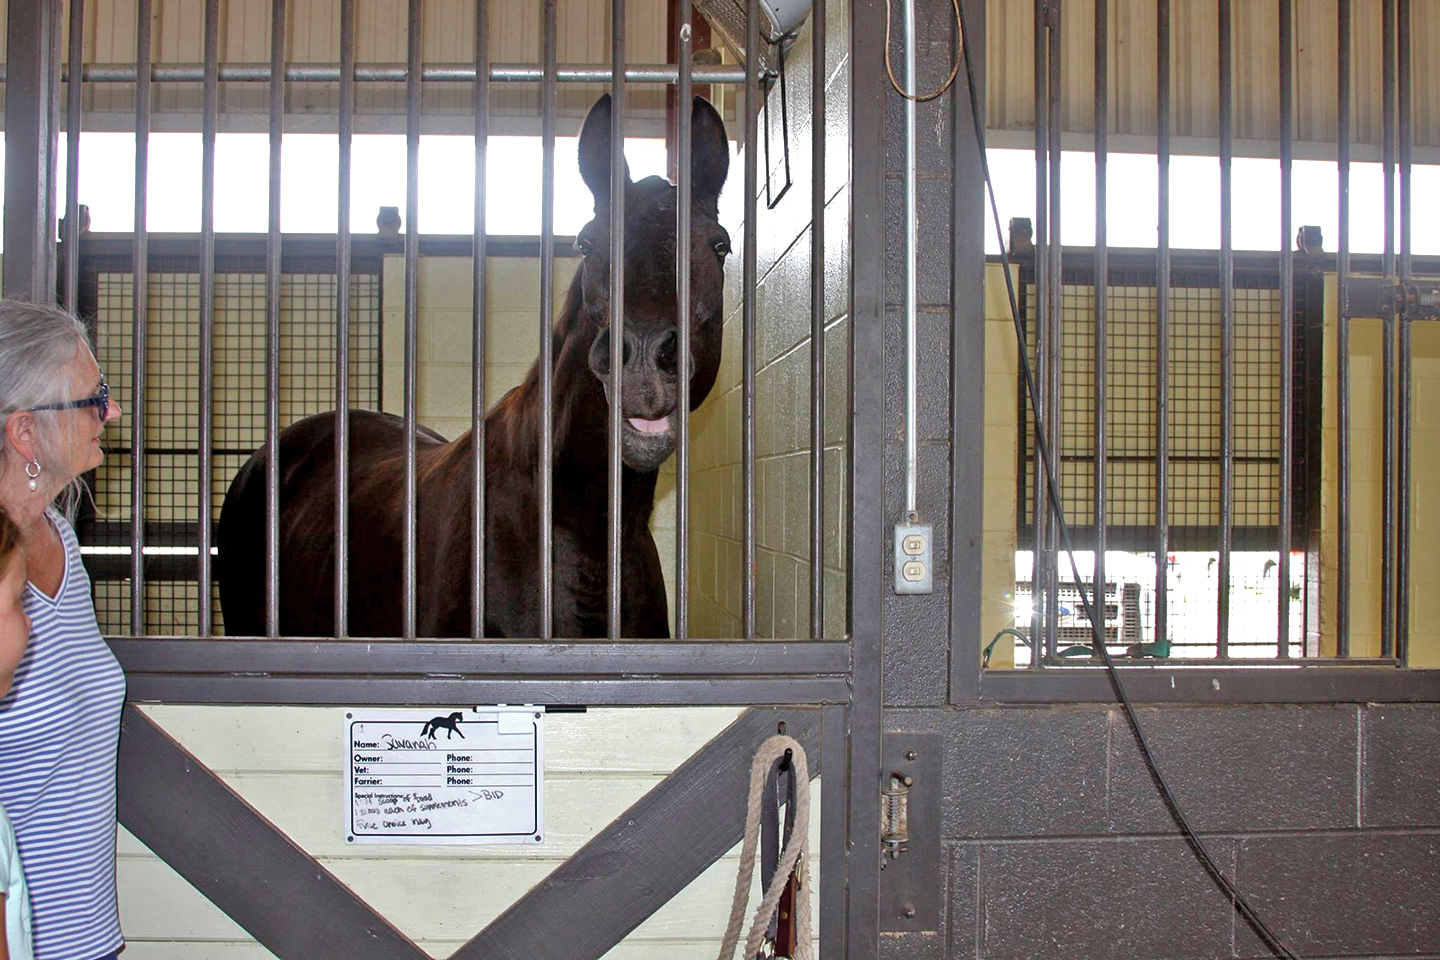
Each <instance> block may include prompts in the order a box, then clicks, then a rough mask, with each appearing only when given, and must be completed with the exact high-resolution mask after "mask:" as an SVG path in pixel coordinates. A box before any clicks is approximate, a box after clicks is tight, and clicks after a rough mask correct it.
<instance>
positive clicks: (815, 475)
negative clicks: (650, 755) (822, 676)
mask: <svg viewBox="0 0 1440 960" xmlns="http://www.w3.org/2000/svg"><path fill="white" fill-rule="evenodd" d="M825 29H826V24H825V4H824V3H817V4H816V5H815V8H814V10H813V11H811V14H810V58H811V70H810V88H811V89H810V114H811V117H810V177H811V180H810V636H811V638H812V639H815V640H818V639H820V638H821V637H822V636H824V633H825V499H824V490H825V319H826V318H825Z"/></svg>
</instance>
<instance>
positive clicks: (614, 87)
mask: <svg viewBox="0 0 1440 960" xmlns="http://www.w3.org/2000/svg"><path fill="white" fill-rule="evenodd" d="M610 58H611V64H612V69H613V70H614V73H613V74H612V79H611V82H610V464H609V466H610V517H609V519H610V526H609V538H608V542H607V548H606V552H605V556H606V559H607V563H608V566H609V571H610V576H609V587H610V592H609V596H608V600H609V614H608V616H607V618H606V620H607V623H608V626H609V629H608V636H609V637H610V639H611V640H616V639H619V637H620V634H621V632H622V629H621V623H620V527H621V520H622V518H621V510H622V506H621V498H620V494H621V487H622V485H623V484H624V462H623V461H622V460H621V456H620V431H621V430H622V429H623V424H624V422H625V421H624V409H625V402H624V400H623V399H621V390H622V388H623V386H624V383H625V183H626V170H625V70H624V66H625V0H610ZM681 176H684V174H683V173H682V174H681Z"/></svg>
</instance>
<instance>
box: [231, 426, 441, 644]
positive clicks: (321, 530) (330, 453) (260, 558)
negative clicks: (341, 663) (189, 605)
mask: <svg viewBox="0 0 1440 960" xmlns="http://www.w3.org/2000/svg"><path fill="white" fill-rule="evenodd" d="M335 427H336V417H335V414H334V412H333V411H332V412H328V413H321V414H315V415H313V416H309V417H306V418H305V419H303V420H299V421H296V422H295V423H293V424H291V425H290V426H288V427H286V428H285V429H284V430H282V431H281V432H280V437H279V441H280V548H279V552H280V556H281V569H280V582H281V587H280V601H281V602H280V606H281V609H280V631H281V633H283V634H287V635H290V636H325V635H328V634H331V633H333V632H334V629H335V628H334V596H335V593H334V587H335V494H336V489H335V462H336V461H335V435H336V429H335ZM417 433H418V434H419V436H418V437H417V443H418V444H421V445H424V446H427V447H429V446H433V445H436V444H440V443H444V439H443V438H442V437H440V436H439V435H438V434H435V433H433V432H432V431H429V430H426V429H424V428H418V429H417ZM349 434H350V457H349V462H350V483H349V488H350V491H351V494H350V530H351V534H350V536H351V541H352V543H354V542H355V541H356V540H357V538H363V540H364V541H365V548H364V549H362V550H356V549H353V548H352V549H351V550H350V551H349V553H350V555H351V557H352V563H353V560H354V558H356V557H357V554H358V555H359V556H361V557H365V556H373V555H375V554H376V552H378V553H379V560H380V562H382V563H383V562H385V559H386V557H387V556H388V555H389V553H390V552H386V551H383V549H382V550H380V551H377V548H383V541H384V540H385V539H387V534H389V537H393V536H394V535H395V533H394V532H392V531H391V528H394V531H398V527H399V518H398V517H396V516H395V513H396V511H395V510H394V508H393V505H387V504H373V503H370V502H368V501H369V500H371V499H374V498H375V497H376V495H377V494H379V495H381V496H383V495H384V494H385V492H386V491H389V492H390V493H391V494H392V495H393V492H394V490H395V484H394V482H393V478H391V477H389V476H388V475H389V474H391V473H397V472H399V473H402V474H403V470H404V444H405V423H404V421H403V420H402V419H401V418H399V417H396V416H393V415H391V414H386V413H377V412H374V411H369V410H352V411H350V416H349ZM267 460H268V457H267V455H266V451H265V450H264V448H261V449H260V450H257V451H256V452H255V454H254V455H252V456H251V457H250V459H249V460H247V461H246V462H245V465H244V466H243V467H241V468H240V470H239V472H237V473H236V475H235V478H234V480H233V481H232V482H231V484H230V489H229V492H228V493H227V494H226V497H225V503H224V506H223V508H222V510H221V513H220V524H219V528H218V530H217V545H218V547H219V557H218V563H217V570H218V572H219V580H220V602H221V609H222V611H223V613H224V617H225V628H226V633H228V634H230V635H232V636H257V635H260V634H262V633H264V631H265V612H264V611H265V528H266V525H265V500H266V495H265V494H266V491H265V474H266V466H267ZM357 545H358V544H357ZM357 573H358V574H360V576H359V578H358V579H360V580H362V581H363V580H373V579H376V575H375V572H372V571H352V577H351V581H352V592H353V591H354V589H355V588H356V586H358V584H356V583H355V581H356V579H357V577H356V576H355V574H357ZM381 579H383V574H382V575H381ZM357 626H359V625H357Z"/></svg>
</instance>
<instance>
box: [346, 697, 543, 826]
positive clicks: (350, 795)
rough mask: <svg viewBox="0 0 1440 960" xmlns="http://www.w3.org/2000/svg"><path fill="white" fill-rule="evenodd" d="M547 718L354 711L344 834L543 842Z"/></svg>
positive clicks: (539, 712) (537, 712) (515, 711)
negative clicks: (545, 728) (545, 729)
mask: <svg viewBox="0 0 1440 960" xmlns="http://www.w3.org/2000/svg"><path fill="white" fill-rule="evenodd" d="M544 718H545V713H544V710H543V709H541V708H536V707H481V708H479V709H478V710H475V709H470V710H451V711H446V710H435V709H423V710H367V711H358V710H352V711H349V712H347V713H346V714H345V737H344V741H343V742H344V743H345V744H346V745H347V748H348V750H347V757H346V770H347V774H348V776H347V783H348V787H349V789H348V790H347V791H346V798H345V799H346V803H347V809H346V811H345V839H346V840H347V841H348V842H350V843H431V844H472V843H528V844H534V843H538V842H540V840H541V839H542V838H543V834H544V830H543V824H544V822H545V817H544V809H545V805H544V792H545V790H544Z"/></svg>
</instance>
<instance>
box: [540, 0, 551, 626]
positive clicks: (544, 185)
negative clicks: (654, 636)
mask: <svg viewBox="0 0 1440 960" xmlns="http://www.w3.org/2000/svg"><path fill="white" fill-rule="evenodd" d="M543 16H544V23H543V25H542V28H541V33H542V36H543V40H542V53H543V56H544V59H545V83H544V85H543V86H542V87H541V92H540V152H541V164H540V360H539V366H540V638H541V639H542V640H549V639H550V638H551V637H552V636H553V635H554V617H553V602H552V598H551V585H552V582H553V576H554V565H555V563H554V557H555V542H554V537H555V531H554V527H553V517H554V504H553V502H552V496H553V491H554V479H555V478H554V476H553V469H554V458H555V450H554V446H555V384H554V372H555V371H554V364H555V358H554V338H553V336H552V334H551V331H550V323H551V317H552V316H553V315H554V312H555V308H554V287H555V0H545V5H544V13H543Z"/></svg>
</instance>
